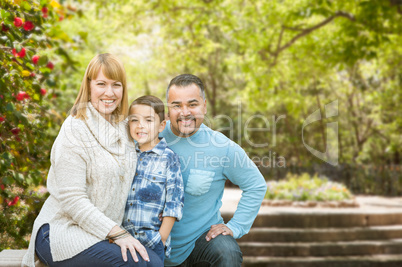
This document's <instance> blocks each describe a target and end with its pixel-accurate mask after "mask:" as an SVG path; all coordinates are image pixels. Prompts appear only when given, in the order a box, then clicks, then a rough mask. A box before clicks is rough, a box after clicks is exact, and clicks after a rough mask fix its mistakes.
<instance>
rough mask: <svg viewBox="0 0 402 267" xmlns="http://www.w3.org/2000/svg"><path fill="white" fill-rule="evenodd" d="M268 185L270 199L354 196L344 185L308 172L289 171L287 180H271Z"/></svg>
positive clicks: (324, 199) (320, 198)
mask: <svg viewBox="0 0 402 267" xmlns="http://www.w3.org/2000/svg"><path fill="white" fill-rule="evenodd" d="M267 185H268V190H267V193H266V195H265V198H266V199H270V200H274V199H275V200H291V201H342V200H348V199H352V198H353V195H352V194H351V193H350V191H349V190H348V189H347V188H346V187H345V186H344V185H342V184H340V183H335V182H331V181H329V180H328V179H327V178H319V177H318V176H317V175H314V176H312V177H311V176H310V175H309V174H308V173H303V174H301V175H296V174H290V173H289V174H288V175H287V177H286V179H285V180H282V181H279V182H277V181H270V182H268V183H267Z"/></svg>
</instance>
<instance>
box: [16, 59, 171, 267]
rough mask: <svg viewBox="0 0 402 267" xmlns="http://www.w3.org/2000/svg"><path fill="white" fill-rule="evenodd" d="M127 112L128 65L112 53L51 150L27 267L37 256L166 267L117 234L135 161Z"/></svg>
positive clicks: (85, 85) (68, 262) (99, 63)
mask: <svg viewBox="0 0 402 267" xmlns="http://www.w3.org/2000/svg"><path fill="white" fill-rule="evenodd" d="M127 111H128V97H127V87H126V74H125V70H124V67H123V65H122V63H121V62H120V61H119V60H118V59H117V58H116V57H114V56H113V55H111V54H101V55H97V56H96V57H94V58H93V59H92V60H91V62H90V63H89V65H88V67H87V69H86V71H85V75H84V78H83V80H82V83H81V88H80V91H79V93H78V97H77V99H76V100H75V103H74V106H73V108H72V110H71V115H70V116H69V117H68V118H67V119H66V120H65V122H64V123H63V125H62V127H61V129H60V132H59V135H58V136H57V138H56V140H55V142H54V144H53V147H52V151H51V156H50V160H51V167H50V170H49V174H48V178H47V187H48V190H49V192H50V196H49V198H48V199H47V200H46V202H45V204H44V205H43V207H42V210H41V211H40V213H39V215H38V217H37V218H36V220H35V223H34V227H33V233H32V237H31V242H30V245H29V248H28V253H27V254H26V255H25V257H24V259H23V265H27V266H34V265H35V260H36V259H37V258H36V257H35V256H37V257H38V258H39V259H40V260H41V261H42V262H43V263H45V264H46V265H50V266H163V263H162V262H161V260H160V259H159V257H158V256H157V255H156V254H155V253H154V252H153V251H152V250H150V249H147V248H145V247H144V246H142V245H141V244H140V242H139V241H138V240H136V239H135V238H134V237H133V236H131V235H130V234H128V233H127V232H126V231H125V230H124V229H122V228H120V227H119V226H120V224H121V222H122V218H123V215H124V207H125V203H126V199H127V195H128V190H129V188H130V185H131V182H132V179H133V177H134V173H135V169H136V161H137V158H136V153H135V148H134V144H133V143H132V141H129V138H128V131H127V122H126V120H125V118H126V116H127ZM127 250H129V253H127ZM35 252H36V253H35ZM137 252H138V253H139V255H138V254H137Z"/></svg>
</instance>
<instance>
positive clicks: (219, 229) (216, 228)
mask: <svg viewBox="0 0 402 267" xmlns="http://www.w3.org/2000/svg"><path fill="white" fill-rule="evenodd" d="M218 235H231V236H233V232H232V230H230V229H229V227H227V226H226V225H224V224H215V225H212V226H211V230H209V232H208V234H207V236H206V237H205V239H206V240H207V241H209V240H211V239H213V238H215V237H217V236H218Z"/></svg>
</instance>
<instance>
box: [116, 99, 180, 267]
mask: <svg viewBox="0 0 402 267" xmlns="http://www.w3.org/2000/svg"><path fill="white" fill-rule="evenodd" d="M164 110H165V106H164V104H163V102H162V101H161V100H160V99H159V98H157V97H155V96H150V95H146V96H142V97H139V98H137V99H136V100H134V102H133V103H132V104H131V106H130V109H129V116H128V123H129V128H130V135H131V137H132V138H133V139H134V140H135V141H136V151H137V160H138V162H137V170H136V173H135V176H134V179H133V183H132V186H131V189H130V192H129V195H128V198H127V203H126V209H125V213H124V219H123V227H124V228H125V229H126V230H127V231H129V232H130V233H131V234H132V235H133V236H134V237H135V238H136V239H138V240H139V241H140V242H141V244H143V245H144V246H147V247H149V248H151V249H152V250H153V251H154V252H155V253H156V254H158V256H159V257H161V259H162V262H163V260H164V257H165V255H166V257H169V255H170V231H171V229H172V227H173V224H174V222H175V221H176V220H177V221H179V220H180V219H181V217H182V211H183V199H184V187H183V179H182V176H181V171H180V162H179V157H178V156H177V154H175V153H174V152H173V151H172V150H171V149H170V148H169V147H167V144H166V141H165V139H164V138H161V139H159V137H158V135H159V133H160V132H162V131H163V130H164V129H165V125H166V121H165V111H164ZM161 213H162V214H163V220H162V222H161V221H160V219H159V214H161Z"/></svg>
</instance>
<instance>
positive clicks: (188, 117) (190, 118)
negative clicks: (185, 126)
mask: <svg viewBox="0 0 402 267" xmlns="http://www.w3.org/2000/svg"><path fill="white" fill-rule="evenodd" d="M195 119H196V118H195V117H194V116H192V115H189V116H185V117H179V118H177V121H181V120H195Z"/></svg>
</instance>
